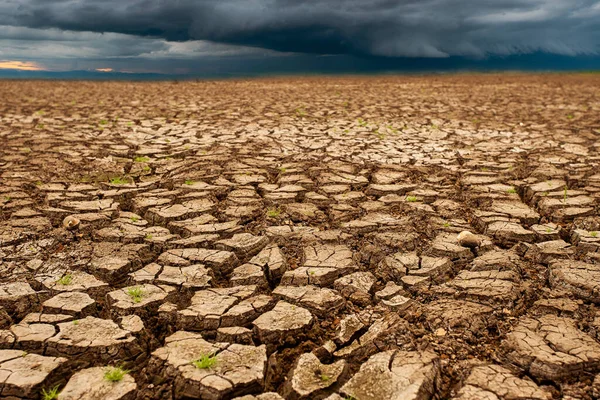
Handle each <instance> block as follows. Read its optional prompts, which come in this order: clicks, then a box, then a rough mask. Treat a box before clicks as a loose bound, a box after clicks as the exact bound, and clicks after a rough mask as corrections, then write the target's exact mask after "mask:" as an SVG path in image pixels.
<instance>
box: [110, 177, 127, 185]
mask: <svg viewBox="0 0 600 400" xmlns="http://www.w3.org/2000/svg"><path fill="white" fill-rule="evenodd" d="M110 183H111V185H127V184H128V183H129V181H128V180H127V179H126V178H122V177H118V176H117V177H115V178H111V180H110Z"/></svg>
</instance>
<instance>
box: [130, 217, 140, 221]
mask: <svg viewBox="0 0 600 400" xmlns="http://www.w3.org/2000/svg"><path fill="white" fill-rule="evenodd" d="M129 219H130V220H131V222H138V221H139V220H140V217H135V216H133V217H131V218H129Z"/></svg>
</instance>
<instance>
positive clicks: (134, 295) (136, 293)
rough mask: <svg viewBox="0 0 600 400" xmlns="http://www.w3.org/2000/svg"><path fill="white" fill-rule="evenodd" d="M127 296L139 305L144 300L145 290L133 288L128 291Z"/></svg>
mask: <svg viewBox="0 0 600 400" xmlns="http://www.w3.org/2000/svg"><path fill="white" fill-rule="evenodd" d="M127 295H128V296H129V297H131V300H133V302H134V303H139V302H140V301H142V298H144V290H143V289H142V288H141V287H131V288H129V289H127Z"/></svg>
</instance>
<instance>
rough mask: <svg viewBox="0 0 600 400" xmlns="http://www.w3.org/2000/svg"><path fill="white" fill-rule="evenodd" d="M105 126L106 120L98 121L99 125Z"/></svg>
mask: <svg viewBox="0 0 600 400" xmlns="http://www.w3.org/2000/svg"><path fill="white" fill-rule="evenodd" d="M106 124H108V121H107V120H105V119H101V120H100V125H106Z"/></svg>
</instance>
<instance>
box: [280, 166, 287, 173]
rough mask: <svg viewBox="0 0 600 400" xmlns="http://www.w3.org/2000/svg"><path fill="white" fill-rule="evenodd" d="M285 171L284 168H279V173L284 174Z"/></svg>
mask: <svg viewBox="0 0 600 400" xmlns="http://www.w3.org/2000/svg"><path fill="white" fill-rule="evenodd" d="M285 171H287V168H284V167H281V168H279V172H280V173H282V174H284V173H285Z"/></svg>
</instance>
